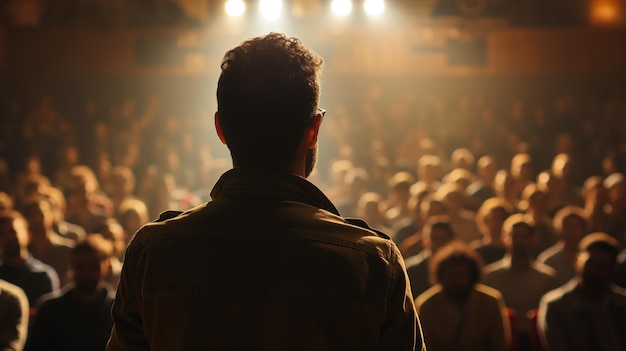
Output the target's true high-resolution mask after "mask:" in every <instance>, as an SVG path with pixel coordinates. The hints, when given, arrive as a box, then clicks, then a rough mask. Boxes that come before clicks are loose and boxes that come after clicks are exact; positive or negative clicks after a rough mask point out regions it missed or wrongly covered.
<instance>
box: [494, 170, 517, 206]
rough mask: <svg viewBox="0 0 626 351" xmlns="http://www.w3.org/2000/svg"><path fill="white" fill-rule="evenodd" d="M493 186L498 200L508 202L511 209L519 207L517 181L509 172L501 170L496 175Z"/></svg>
mask: <svg viewBox="0 0 626 351" xmlns="http://www.w3.org/2000/svg"><path fill="white" fill-rule="evenodd" d="M493 184H494V185H493V187H494V189H495V191H496V197H497V198H499V199H502V200H504V201H506V203H507V204H509V206H510V207H511V208H518V207H519V198H518V197H517V190H516V183H515V179H513V176H512V175H511V174H510V173H509V172H508V171H506V170H504V169H501V170H499V171H498V173H496V178H495V179H494V181H493Z"/></svg>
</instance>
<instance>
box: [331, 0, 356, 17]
mask: <svg viewBox="0 0 626 351" xmlns="http://www.w3.org/2000/svg"><path fill="white" fill-rule="evenodd" d="M330 7H331V9H332V11H333V13H334V14H335V15H337V16H340V17H344V16H347V15H349V14H350V12H351V11H352V1H350V0H333V2H332V3H331V4H330Z"/></svg>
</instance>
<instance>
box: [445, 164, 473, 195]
mask: <svg viewBox="0 0 626 351" xmlns="http://www.w3.org/2000/svg"><path fill="white" fill-rule="evenodd" d="M473 181H474V175H473V174H472V172H470V171H468V170H467V169H464V168H455V169H453V170H452V171H451V172H450V173H448V175H446V178H445V183H446V184H448V183H451V184H457V185H458V186H459V187H460V188H461V191H463V193H465V194H466V193H467V187H469V186H470V184H472V182H473Z"/></svg>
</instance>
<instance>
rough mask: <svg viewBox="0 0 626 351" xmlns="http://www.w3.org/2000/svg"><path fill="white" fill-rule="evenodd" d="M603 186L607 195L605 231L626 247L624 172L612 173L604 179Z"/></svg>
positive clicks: (625, 189) (625, 188)
mask: <svg viewBox="0 0 626 351" xmlns="http://www.w3.org/2000/svg"><path fill="white" fill-rule="evenodd" d="M604 188H606V191H607V195H608V204H607V205H606V206H605V210H604V213H605V216H606V217H605V218H606V223H607V227H606V233H607V234H609V235H611V236H612V237H613V238H615V240H617V241H618V242H619V243H620V246H621V247H622V248H624V247H626V241H625V240H624V239H625V235H624V234H626V187H625V186H624V174H622V173H613V174H611V175H609V176H608V177H606V179H605V180H604Z"/></svg>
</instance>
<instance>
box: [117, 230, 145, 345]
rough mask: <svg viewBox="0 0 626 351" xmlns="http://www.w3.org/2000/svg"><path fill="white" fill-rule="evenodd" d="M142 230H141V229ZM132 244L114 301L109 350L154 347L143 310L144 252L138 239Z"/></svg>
mask: <svg viewBox="0 0 626 351" xmlns="http://www.w3.org/2000/svg"><path fill="white" fill-rule="evenodd" d="M138 234H139V233H138ZM133 241H134V242H131V245H129V247H128V249H127V251H126V255H125V258H124V265H123V266H122V273H121V277H120V283H119V285H118V288H117V294H116V296H115V302H114V303H113V309H112V317H113V329H112V330H111V337H110V339H109V342H108V344H107V347H106V350H107V351H122V350H124V351H140V350H150V345H149V343H148V339H147V338H146V334H145V331H144V327H143V318H142V314H141V294H140V288H139V285H140V284H141V281H142V277H141V272H142V271H143V269H142V267H141V266H140V265H141V263H140V260H139V256H140V252H138V251H139V250H138V249H137V248H136V247H135V246H136V245H132V244H135V242H136V240H133Z"/></svg>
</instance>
